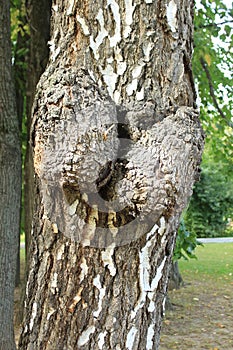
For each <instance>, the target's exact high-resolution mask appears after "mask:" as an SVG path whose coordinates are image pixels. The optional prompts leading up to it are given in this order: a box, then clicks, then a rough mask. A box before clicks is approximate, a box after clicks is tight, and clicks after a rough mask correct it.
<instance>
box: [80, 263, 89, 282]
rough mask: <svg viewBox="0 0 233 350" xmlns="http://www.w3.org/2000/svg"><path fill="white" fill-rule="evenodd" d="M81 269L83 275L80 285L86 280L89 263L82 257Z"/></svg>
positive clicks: (81, 275)
mask: <svg viewBox="0 0 233 350" xmlns="http://www.w3.org/2000/svg"><path fill="white" fill-rule="evenodd" d="M80 267H81V273H80V276H79V283H81V282H82V281H83V280H84V278H85V277H86V276H87V273H88V266H87V261H86V259H85V258H84V257H82V263H81V265H80Z"/></svg>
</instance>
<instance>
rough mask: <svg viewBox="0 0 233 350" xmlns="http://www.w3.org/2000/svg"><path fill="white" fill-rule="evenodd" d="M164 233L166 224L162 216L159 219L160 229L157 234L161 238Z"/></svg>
mask: <svg viewBox="0 0 233 350" xmlns="http://www.w3.org/2000/svg"><path fill="white" fill-rule="evenodd" d="M165 231H166V222H165V219H164V217H163V216H162V217H161V219H160V228H159V230H158V233H159V234H160V235H161V236H162V235H163V234H164V232H165Z"/></svg>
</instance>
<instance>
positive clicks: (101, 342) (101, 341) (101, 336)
mask: <svg viewBox="0 0 233 350" xmlns="http://www.w3.org/2000/svg"><path fill="white" fill-rule="evenodd" d="M106 335H107V332H106V331H105V332H102V333H100V334H99V336H98V347H99V349H100V350H102V349H103V346H104V343H105V341H104V338H105V337H106Z"/></svg>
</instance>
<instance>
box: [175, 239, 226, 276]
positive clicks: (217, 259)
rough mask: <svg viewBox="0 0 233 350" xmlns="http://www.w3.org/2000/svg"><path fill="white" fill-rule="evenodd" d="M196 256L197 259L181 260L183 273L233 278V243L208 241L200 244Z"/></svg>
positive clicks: (180, 266)
mask: <svg viewBox="0 0 233 350" xmlns="http://www.w3.org/2000/svg"><path fill="white" fill-rule="evenodd" d="M196 256H197V259H191V260H188V261H186V260H184V259H181V260H180V261H179V269H180V272H181V274H182V275H184V276H187V275H193V278H195V275H196V276H197V277H198V276H199V277H200V278H201V277H204V276H206V277H207V276H208V277H209V278H217V277H220V278H227V279H228V278H232V280H233V243H208V244H205V245H203V246H198V247H197V249H196ZM203 275H204V276H203Z"/></svg>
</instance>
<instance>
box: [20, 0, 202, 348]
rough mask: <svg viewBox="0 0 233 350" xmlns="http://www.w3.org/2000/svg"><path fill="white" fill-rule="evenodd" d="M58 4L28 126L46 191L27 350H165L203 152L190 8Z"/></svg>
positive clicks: (35, 236)
mask: <svg viewBox="0 0 233 350" xmlns="http://www.w3.org/2000/svg"><path fill="white" fill-rule="evenodd" d="M52 10H53V16H52V26H51V27H52V39H51V41H50V49H51V53H50V61H49V65H48V67H47V69H46V71H45V73H44V74H43V75H42V77H41V79H40V82H39V84H38V89H37V95H36V99H35V103H34V112H33V122H32V128H31V142H32V145H33V148H34V167H35V174H36V177H35V185H36V193H37V195H36V198H35V199H36V201H35V215H34V222H33V230H32V243H31V264H30V273H29V278H28V284H27V290H26V303H25V305H26V308H25V319H24V324H23V329H22V334H21V339H20V344H19V348H20V349H23V350H27V349H46V350H49V349H51V350H52V349H57V350H60V349H61V350H64V349H67V350H68V349H102V350H110V349H114V350H115V349H117V350H119V349H131V350H134V349H158V346H159V334H160V327H161V319H162V314H163V305H164V300H165V295H166V289H167V283H168V274H169V269H170V262H171V257H172V253H173V247H174V242H175V232H176V230H177V227H178V224H179V218H180V214H181V212H182V210H183V208H184V206H185V205H186V203H187V200H188V198H189V196H190V194H191V189H192V186H193V183H194V180H195V175H196V170H197V167H198V164H199V163H200V157H201V152H202V147H203V135H202V130H201V127H200V124H199V120H198V112H197V110H196V104H195V92H194V84H193V78H192V72H191V63H190V62H191V52H192V20H193V13H192V11H193V8H192V2H190V1H188V0H186V1H182V2H181V1H176V2H174V0H171V1H170V2H168V4H165V3H164V2H160V1H158V2H153V1H152V0H146V1H145V2H144V3H143V2H141V1H140V2H139V1H135V3H134V4H133V2H132V1H123V0H118V1H115V0H108V1H107V3H106V1H98V2H95V1H91V0H86V1H81V2H80V1H68V0H67V1H63V2H62V4H61V3H56V2H54V3H53V6H52Z"/></svg>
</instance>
